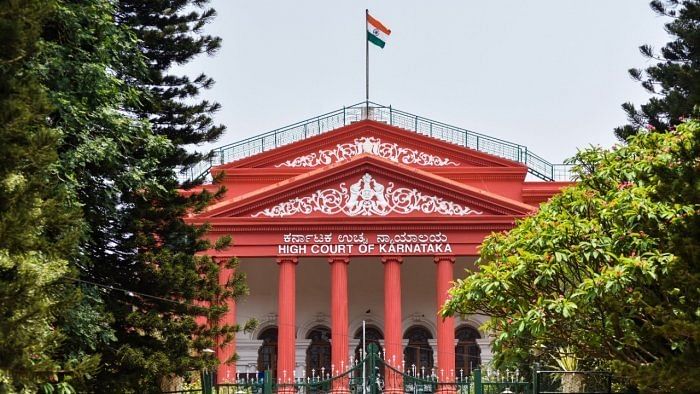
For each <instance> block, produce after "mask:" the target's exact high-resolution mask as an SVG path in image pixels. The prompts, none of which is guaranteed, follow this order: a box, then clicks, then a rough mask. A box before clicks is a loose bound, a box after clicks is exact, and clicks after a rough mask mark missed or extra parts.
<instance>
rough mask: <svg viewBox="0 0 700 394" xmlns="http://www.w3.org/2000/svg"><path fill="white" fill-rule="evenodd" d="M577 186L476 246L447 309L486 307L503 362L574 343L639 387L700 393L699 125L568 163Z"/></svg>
mask: <svg viewBox="0 0 700 394" xmlns="http://www.w3.org/2000/svg"><path fill="white" fill-rule="evenodd" d="M573 163H574V164H575V171H576V172H577V173H578V174H580V177H581V179H580V182H579V183H578V184H576V185H574V186H571V187H568V188H566V189H564V190H563V191H562V192H561V193H560V194H558V195H556V196H555V197H553V198H552V199H551V200H550V202H548V203H546V204H543V205H542V207H541V209H540V210H539V212H538V213H537V214H535V215H534V216H532V217H529V218H526V219H524V220H522V221H521V222H519V223H518V225H517V227H516V228H514V229H513V230H512V231H510V232H508V233H500V234H493V235H492V236H490V237H489V238H488V239H487V240H486V241H485V243H484V244H483V246H482V249H481V256H480V259H479V261H478V267H479V269H478V271H477V272H474V273H471V274H470V275H469V276H468V277H467V278H466V279H461V280H458V281H457V282H456V284H455V286H454V287H453V289H451V292H450V293H451V300H450V301H449V302H448V303H447V304H446V306H445V309H444V310H443V314H445V315H452V314H459V313H476V312H480V313H485V314H487V315H490V316H491V317H492V318H491V319H490V320H489V321H488V323H486V328H487V329H488V330H491V331H492V332H494V333H495V336H496V338H495V341H494V351H495V361H496V362H497V363H499V364H506V365H507V364H510V363H523V362H533V361H539V362H542V363H544V364H551V363H552V360H553V359H555V358H557V357H559V356H560V355H559V354H558V351H557V349H562V348H567V349H571V350H572V351H573V352H574V353H575V354H576V356H577V357H578V358H579V359H580V361H581V362H580V367H582V368H591V367H597V366H601V365H600V364H604V367H606V368H614V370H616V371H617V372H619V373H621V374H624V375H626V376H629V377H630V379H631V380H632V381H633V382H634V383H635V384H636V385H637V386H638V387H639V388H640V389H642V390H643V391H647V392H655V391H663V392H681V391H683V392H699V391H700V261H699V254H700V215H699V213H700V204H699V202H700V123H698V122H697V121H687V122H686V123H684V124H682V125H680V126H679V127H678V129H677V130H675V131H671V132H669V133H665V134H661V133H640V134H639V135H637V136H635V137H633V138H632V139H631V140H630V142H629V145H627V146H624V147H621V148H618V149H616V150H613V151H605V150H602V149H599V148H592V149H588V150H586V151H583V152H580V153H579V154H578V155H577V156H576V157H575V158H574V159H573Z"/></svg>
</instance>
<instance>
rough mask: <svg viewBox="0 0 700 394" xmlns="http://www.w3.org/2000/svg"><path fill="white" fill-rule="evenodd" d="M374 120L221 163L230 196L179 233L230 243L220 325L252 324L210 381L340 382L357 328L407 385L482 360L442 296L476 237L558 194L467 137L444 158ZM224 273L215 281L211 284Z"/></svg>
mask: <svg viewBox="0 0 700 394" xmlns="http://www.w3.org/2000/svg"><path fill="white" fill-rule="evenodd" d="M380 110H381V109H377V108H375V109H374V110H373V109H372V108H367V109H365V110H361V111H359V112H357V114H358V115H357V116H356V117H355V118H350V119H348V117H349V116H348V111H347V109H344V110H343V114H342V116H343V119H342V122H339V124H337V125H333V124H327V125H326V126H325V127H323V126H322V124H321V120H318V119H317V126H316V128H312V127H311V126H309V125H314V120H311V121H309V122H307V123H303V126H304V127H303V132H304V134H303V136H302V135H299V133H301V130H302V129H301V128H300V126H299V125H301V123H300V124H298V125H296V126H295V127H294V130H297V131H295V133H297V134H296V135H294V136H293V137H291V139H287V140H284V138H289V135H290V134H289V130H285V132H284V133H272V134H270V133H268V134H266V135H263V136H261V137H258V139H257V140H255V141H257V142H252V140H251V141H244V142H243V143H242V144H238V145H235V146H234V150H235V149H248V151H246V153H245V154H243V155H239V156H245V157H241V158H239V157H237V156H236V154H235V152H234V156H227V154H228V153H227V152H228V151H224V150H222V151H221V152H220V156H219V163H217V164H218V165H216V166H213V167H212V168H211V169H210V172H211V174H213V175H215V178H216V179H217V180H218V182H219V183H220V184H223V185H224V186H226V188H227V194H226V196H225V198H223V199H222V200H221V201H219V202H217V203H216V204H214V205H212V206H211V207H209V208H208V209H207V210H206V211H205V212H203V213H200V214H197V215H192V216H190V217H188V218H187V220H188V221H189V222H191V223H197V224H201V223H209V224H210V225H211V230H210V232H209V234H208V236H209V237H210V238H211V239H212V240H215V239H217V238H218V237H220V236H223V235H230V236H232V239H233V241H232V245H231V246H230V247H228V248H227V249H225V250H222V251H217V252H212V253H213V255H214V256H215V258H217V259H219V260H220V261H224V260H226V259H230V258H236V259H238V261H239V265H238V268H237V269H238V270H241V271H242V272H244V273H245V274H246V275H247V280H248V285H249V287H250V295H249V296H247V297H245V298H243V299H240V300H238V302H237V303H234V302H233V301H229V312H228V314H227V315H226V317H225V319H224V320H225V322H226V323H235V322H244V321H246V320H248V319H251V318H255V319H257V320H258V321H259V324H258V327H257V329H256V330H255V331H254V332H252V333H240V334H239V335H238V337H237V338H236V340H235V343H233V344H231V345H229V346H227V347H225V348H223V349H218V350H217V353H218V357H219V359H220V360H226V359H228V358H229V357H230V356H231V355H232V354H233V353H234V352H236V353H237V354H238V355H239V358H238V360H237V361H236V362H235V363H232V364H226V363H222V364H221V365H220V367H219V369H218V371H217V380H218V381H219V382H226V381H230V380H233V379H234V378H235V376H236V374H246V373H248V374H250V373H255V372H256V371H260V370H268V369H269V370H271V371H274V372H275V377H276V379H278V380H279V381H284V380H285V379H291V378H293V377H301V376H312V375H314V376H318V375H324V374H327V375H333V374H337V373H339V372H342V371H343V370H345V369H347V368H348V366H349V365H351V364H352V363H353V362H354V360H355V359H357V358H358V357H360V353H359V352H360V348H361V347H362V343H361V338H362V327H363V322H364V326H365V337H366V341H367V343H370V342H372V343H376V344H378V345H379V346H380V348H381V349H382V351H383V354H384V357H385V359H386V360H388V361H389V362H391V363H393V364H394V365H395V366H396V367H397V368H402V369H403V370H409V369H413V370H423V371H426V372H429V373H435V374H436V375H437V376H438V377H441V379H442V378H444V379H445V380H449V379H450V378H452V377H454V376H455V375H457V374H460V373H462V374H465V373H468V372H469V371H470V370H471V369H473V368H475V367H476V366H478V365H479V364H481V363H486V362H488V361H489V360H490V359H491V349H490V338H489V333H486V332H482V331H480V326H481V324H482V323H483V322H484V321H485V319H486V317H485V316H481V315H473V316H465V317H457V318H448V319H442V318H440V317H438V310H439V308H440V306H441V305H442V304H443V303H444V301H445V300H446V298H447V296H448V293H447V290H448V289H449V288H450V285H451V282H452V281H453V280H454V279H455V278H456V277H463V276H464V275H465V270H475V269H477V267H476V266H475V261H476V257H477V254H478V248H479V245H480V244H481V243H482V241H483V239H484V237H486V236H487V235H489V234H490V233H492V232H494V231H504V230H508V229H510V228H512V226H513V225H514V222H515V220H517V219H519V218H523V217H525V216H527V215H530V214H532V213H533V212H535V211H536V209H537V206H538V205H539V204H540V203H541V202H543V201H546V200H547V199H548V198H549V197H551V196H552V195H553V194H554V193H556V192H557V191H558V190H559V189H560V188H561V187H563V186H565V185H566V184H567V183H566V182H555V181H553V178H554V177H544V178H545V180H546V181H533V180H530V178H532V175H530V176H529V177H528V173H530V174H535V175H538V173H537V171H539V170H538V168H539V167H538V168H534V167H533V166H532V165H531V164H529V163H523V160H522V159H520V157H521V156H520V155H521V154H520V153H518V159H517V160H512V159H509V158H504V157H502V156H506V157H509V156H508V155H505V154H501V153H502V152H501V151H502V150H503V149H505V148H504V147H502V146H499V145H497V143H498V142H499V141H498V140H495V139H490V138H488V137H484V136H481V135H477V140H476V144H477V145H476V146H472V145H473V143H471V142H469V141H470V140H469V138H470V135H469V134H468V133H469V132H467V134H465V136H464V143H455V140H454V138H452V137H453V136H451V135H447V134H445V133H446V131H445V130H448V131H449V130H450V129H445V128H443V129H439V128H438V127H437V126H436V127H435V129H433V124H431V125H430V133H428V132H422V131H421V130H423V129H421V128H420V127H425V126H420V127H419V119H418V118H416V120H415V128H414V127H407V126H406V124H408V121H406V120H405V119H403V120H401V121H397V120H396V117H398V116H399V115H401V114H402V113H400V112H395V110H391V109H389V111H390V112H389V115H388V117H387V116H386V115H385V113H382V112H380ZM338 116H339V115H338ZM402 122H404V123H405V124H404V123H402ZM435 124H436V125H442V124H438V123H435ZM443 126H444V125H443ZM309 130H311V132H309ZM435 130H438V131H435ZM474 135H475V134H472V137H473V136H474ZM285 136H286V137H285ZM479 136H481V138H482V140H481V141H479V139H478V138H479ZM273 137H274V138H275V141H274V144H272V145H270V144H269V143H268V145H265V141H266V139H268V140H269V139H271V138H273ZM460 138H461V137H460ZM494 141H495V142H494ZM480 142H481V144H482V145H481V147H479V143H480ZM500 142H502V143H503V144H506V145H504V146H505V147H506V148H507V147H508V146H510V145H507V144H509V143H505V142H503V141H500ZM245 144H248V145H245ZM255 144H258V145H255ZM489 144H490V145H489ZM245 146H247V148H244V147H245ZM251 146H258V148H251ZM485 151H486V152H485ZM492 151H493V153H489V152H492ZM499 152H500V153H499ZM525 152H527V151H525ZM499 156H501V157H499ZM528 159H530V160H531V157H529V156H524V160H525V161H527V160H528ZM551 171H552V173H554V168H552V169H551ZM539 175H541V174H539ZM526 178H527V180H526ZM540 178H542V177H541V176H540ZM220 184H217V185H206V186H204V188H215V187H218V186H220ZM231 274H232V272H231V271H230V270H227V269H223V270H222V273H221V278H220V279H221V281H222V283H223V282H224V281H226V280H228V278H229V277H230V275H231ZM234 364H235V365H234Z"/></svg>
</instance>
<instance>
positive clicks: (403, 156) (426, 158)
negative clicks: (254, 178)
mask: <svg viewBox="0 0 700 394" xmlns="http://www.w3.org/2000/svg"><path fill="white" fill-rule="evenodd" d="M362 153H369V154H372V155H375V156H379V157H383V158H385V159H389V160H391V161H393V162H396V163H403V164H416V165H419V166H434V167H445V166H457V165H459V164H457V163H455V162H453V161H451V160H450V159H448V158H441V157H439V156H435V155H431V154H428V153H425V152H421V151H418V150H416V149H410V148H403V147H400V146H399V145H398V144H392V143H389V142H382V141H381V140H380V139H379V138H376V137H360V138H356V139H355V141H354V143H346V144H338V145H337V146H336V147H335V149H322V150H319V151H318V152H317V153H310V154H308V155H305V156H299V157H297V158H296V159H293V160H287V161H285V162H284V163H281V164H277V165H276V166H275V167H317V166H322V165H327V164H331V163H337V162H339V161H343V160H348V159H350V158H351V157H353V156H356V155H359V154H362Z"/></svg>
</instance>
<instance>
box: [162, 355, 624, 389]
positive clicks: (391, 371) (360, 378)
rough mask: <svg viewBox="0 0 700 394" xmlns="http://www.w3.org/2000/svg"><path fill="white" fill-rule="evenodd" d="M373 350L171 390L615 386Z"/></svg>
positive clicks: (607, 380)
mask: <svg viewBox="0 0 700 394" xmlns="http://www.w3.org/2000/svg"><path fill="white" fill-rule="evenodd" d="M368 350H369V351H368V353H367V356H365V357H364V358H363V359H361V360H352V361H351V362H350V365H349V366H348V367H347V368H341V370H339V371H335V369H334V370H333V371H331V372H327V371H325V370H321V371H318V372H316V371H313V372H312V373H311V376H301V377H298V376H296V375H295V374H292V375H291V376H287V374H286V373H284V376H282V377H277V378H273V375H272V372H271V371H265V372H260V373H256V374H243V375H242V376H241V375H238V376H237V377H236V379H235V380H234V381H232V382H229V383H219V384H214V379H215V378H214V376H213V374H212V373H204V374H202V388H201V389H197V390H181V391H170V392H167V393H170V394H185V393H202V394H272V393H289V394H323V393H331V392H334V393H339V392H344V393H352V394H360V393H362V394H379V393H382V392H393V393H396V392H403V393H406V394H428V393H444V394H448V393H449V394H607V393H613V391H612V389H613V388H612V375H611V374H610V373H608V372H597V371H547V370H540V369H539V368H538V367H537V366H535V367H533V368H532V370H531V371H528V373H527V374H525V373H522V372H520V371H517V370H506V371H499V370H491V369H486V370H481V369H475V370H474V371H473V372H472V373H471V374H470V373H469V372H468V371H467V372H466V373H465V371H449V373H447V372H445V371H440V372H438V371H437V370H436V369H432V370H427V371H426V369H425V368H416V366H415V365H411V366H406V365H404V364H403V362H401V363H398V362H393V361H392V360H387V359H386V358H385V357H383V356H382V355H383V352H380V351H379V348H378V347H377V345H375V344H370V345H369V348H368Z"/></svg>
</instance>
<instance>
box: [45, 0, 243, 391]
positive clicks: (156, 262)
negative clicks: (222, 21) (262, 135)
mask: <svg viewBox="0 0 700 394" xmlns="http://www.w3.org/2000/svg"><path fill="white" fill-rule="evenodd" d="M145 3H146V4H150V3H148V2H145ZM194 5H196V4H194ZM118 7H119V5H118V4H116V3H115V2H112V1H109V0H81V1H78V0H57V1H56V6H55V7H54V8H53V9H52V10H51V14H50V17H49V20H48V21H47V23H46V25H45V26H44V29H43V31H42V48H43V50H42V52H41V53H40V56H38V58H37V59H36V67H34V68H33V69H32V70H33V72H34V73H35V75H36V77H37V78H39V79H40V80H41V81H42V83H43V84H44V85H45V87H46V91H47V96H48V100H49V102H50V103H51V104H52V110H51V111H50V112H49V114H48V119H49V124H50V125H51V126H52V127H54V128H56V129H57V130H61V135H60V140H59V147H58V152H59V155H60V159H61V161H60V163H61V168H60V170H59V171H57V174H56V175H57V176H58V177H60V179H61V181H62V182H63V184H65V185H67V187H69V188H70V189H71V190H74V192H75V199H76V203H75V206H78V207H80V208H81V210H82V215H83V218H84V223H85V228H86V237H87V238H86V241H84V242H82V243H81V248H80V250H79V253H78V254H77V256H76V259H75V260H74V261H75V266H76V267H78V269H79V274H80V280H82V281H87V282H90V283H91V284H88V285H86V286H87V287H86V288H89V289H91V291H92V293H91V294H90V297H86V298H85V299H86V300H94V301H95V303H96V304H98V305H99V304H100V302H104V303H105V309H106V311H108V312H109V316H104V315H103V316H97V319H96V320H97V322H96V323H97V324H96V325H90V324H89V323H90V321H89V320H90V319H85V317H86V316H87V317H89V316H93V315H94V313H93V314H90V313H77V314H74V315H73V316H71V317H70V318H65V319H63V321H62V323H63V324H64V327H63V329H64V330H65V331H66V332H70V333H71V334H73V333H76V334H85V333H86V332H87V333H93V334H94V335H74V336H73V337H72V338H71V340H70V341H66V343H65V344H64V349H63V350H64V352H65V353H66V354H83V353H88V352H90V351H98V352H99V353H100V354H101V357H102V367H101V369H100V374H99V376H97V378H96V379H94V380H93V381H92V382H91V384H89V385H87V386H86V387H84V390H86V391H95V392H101V393H106V392H119V393H125V392H139V393H143V392H159V391H160V385H161V384H162V383H163V382H165V383H169V382H172V381H173V380H174V377H176V376H179V375H183V374H185V373H186V372H187V371H190V370H197V369H201V368H202V367H203V366H204V365H211V364H212V363H213V362H214V361H213V360H211V359H204V358H202V354H201V352H198V351H197V349H199V350H201V349H202V348H204V347H211V348H214V347H215V345H216V344H215V342H214V335H215V334H217V333H220V334H224V335H227V334H230V333H232V332H234V331H235V330H236V327H218V326H217V325H216V324H212V325H210V326H209V327H206V328H205V327H200V326H198V325H197V324H196V323H195V318H196V316H198V315H205V316H207V317H209V318H210V322H213V323H215V322H216V321H217V318H218V316H219V315H220V314H221V313H222V312H223V311H224V310H225V307H220V306H219V305H220V304H221V302H220V301H221V300H222V299H223V298H225V297H228V296H233V295H237V294H240V293H242V292H244V291H245V288H244V287H243V286H242V285H241V281H240V280H238V278H240V276H237V277H236V278H234V280H232V281H231V283H230V285H229V286H225V287H220V286H218V265H217V264H215V263H214V262H213V261H212V260H211V259H207V258H197V257H195V253H196V252H200V251H203V250H205V249H206V248H207V247H208V246H209V245H208V244H207V243H206V242H202V241H200V240H199V236H200V235H201V233H202V231H203V229H197V228H193V227H190V226H187V225H185V224H184V222H183V221H182V217H183V216H184V215H185V214H186V213H187V212H188V211H190V210H196V209H199V208H202V207H203V206H205V205H206V204H207V203H208V202H209V201H210V199H211V198H213V197H215V196H212V195H211V194H207V193H204V194H199V195H192V196H189V197H183V196H182V195H181V194H180V193H179V192H178V190H177V188H178V187H179V185H178V182H177V180H176V176H175V172H174V166H176V165H178V164H187V160H188V158H189V160H190V161H195V160H198V158H199V157H198V156H197V155H192V156H190V155H188V154H186V152H185V151H184V149H183V147H182V145H183V144H189V143H197V142H201V141H207V138H214V137H215V136H216V135H218V133H220V131H221V130H222V128H218V130H219V132H216V131H212V130H210V131H208V132H206V133H204V137H202V138H203V139H197V138H194V137H192V136H191V135H190V133H192V134H197V131H192V130H201V129H202V127H204V126H203V124H204V123H206V122H205V121H203V120H202V116H203V115H201V114H200V115H196V113H197V110H196V109H194V108H188V107H187V105H185V104H182V105H179V104H178V102H177V100H179V99H183V100H184V99H186V98H187V97H188V94H194V92H193V91H192V90H191V89H185V90H184V91H183V92H182V93H177V94H175V96H172V97H171V99H172V101H170V102H171V103H172V107H168V106H167V105H164V104H163V100H161V99H160V98H159V96H158V90H157V89H156V90H155V91H151V90H150V89H151V88H153V87H154V86H156V85H158V83H157V82H156V81H155V80H153V79H152V78H151V77H150V76H149V75H151V73H152V71H153V70H152V67H154V63H153V62H152V59H151V58H149V57H148V52H147V51H145V50H144V49H143V47H142V46H140V45H142V44H143V43H144V42H145V41H142V40H141V39H140V38H139V36H138V35H137V34H136V33H143V31H141V32H140V31H139V29H138V28H137V27H136V26H135V25H133V24H129V23H126V22H125V19H123V17H124V14H122V13H120V12H119V10H120V8H118ZM173 10H175V11H177V12H183V13H184V11H183V10H182V9H181V8H177V7H176V8H173V9H172V10H161V11H162V14H163V15H165V14H168V13H170V12H175V11H173ZM153 15H156V16H154V18H157V15H161V13H160V11H154V14H153ZM187 15H189V14H187ZM200 27H201V26H200ZM164 29H165V30H166V31H167V28H164ZM135 32H136V33H135ZM173 51H174V52H178V51H180V50H177V49H174V50H173ZM158 52H161V51H160V50H159V51H158ZM173 56H174V57H175V58H176V60H174V62H180V63H182V62H185V61H187V60H188V59H189V58H191V56H192V55H184V54H183V53H180V52H178V53H176V54H173ZM163 79H164V80H168V81H170V80H169V79H168V78H167V77H165V76H164V77H163ZM168 83H169V82H168ZM173 83H175V82H173ZM169 92H170V91H169V90H168V89H165V91H163V92H162V93H163V94H166V95H167V94H169ZM149 108H157V110H156V109H149ZM199 108H201V106H200V107H199ZM206 108H208V109H215V108H214V107H211V106H206ZM159 111H160V112H159ZM178 111H182V112H183V115H182V116H180V115H177V113H178ZM192 114H195V115H192ZM190 115H191V117H190ZM173 119H177V120H173ZM168 122H171V124H172V125H173V126H172V128H168V127H165V126H163V125H164V124H166V123H168ZM197 122H200V123H197ZM193 124H194V125H198V126H196V127H194V128H192V125H193ZM223 244H225V242H222V243H221V245H223ZM93 284H94V286H93ZM198 301H206V302H205V303H201V302H198ZM202 304H205V305H206V304H208V305H211V307H209V308H204V307H198V306H196V305H202ZM96 311H97V312H99V310H98V308H93V309H92V312H96ZM98 315H99V313H98ZM74 317H78V318H80V317H82V318H83V319H82V320H81V319H78V320H77V321H78V323H80V324H77V325H76V319H74ZM107 323H108V324H109V325H110V328H111V329H112V330H113V336H112V335H111V334H112V332H111V331H108V330H104V328H105V327H104V324H107ZM228 337H229V338H230V336H228Z"/></svg>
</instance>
